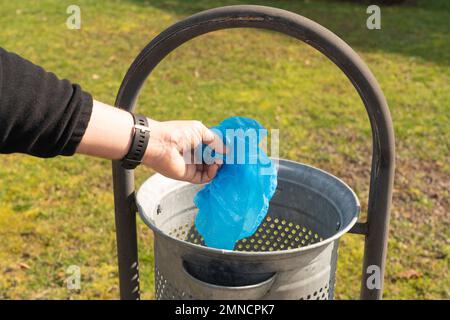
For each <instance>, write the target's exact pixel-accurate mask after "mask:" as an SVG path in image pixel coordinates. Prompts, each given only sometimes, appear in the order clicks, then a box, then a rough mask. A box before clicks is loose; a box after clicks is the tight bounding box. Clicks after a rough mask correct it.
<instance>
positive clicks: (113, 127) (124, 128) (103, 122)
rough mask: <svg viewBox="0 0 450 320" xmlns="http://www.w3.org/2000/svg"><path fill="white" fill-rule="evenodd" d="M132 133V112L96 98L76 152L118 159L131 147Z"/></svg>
mask: <svg viewBox="0 0 450 320" xmlns="http://www.w3.org/2000/svg"><path fill="white" fill-rule="evenodd" d="M132 134H133V118H132V116H131V114H129V113H128V112H126V111H124V110H121V109H119V108H114V107H111V106H109V105H107V104H104V103H102V102H100V101H96V100H94V104H93V107H92V114H91V119H90V120H89V124H88V126H87V128H86V132H85V133H84V136H83V138H82V139H81V142H80V144H79V145H78V148H77V150H76V152H77V153H82V154H86V155H90V156H96V157H101V158H106V159H113V160H118V159H121V158H123V157H124V155H125V154H126V153H127V151H128V149H129V148H130V144H131V138H132Z"/></svg>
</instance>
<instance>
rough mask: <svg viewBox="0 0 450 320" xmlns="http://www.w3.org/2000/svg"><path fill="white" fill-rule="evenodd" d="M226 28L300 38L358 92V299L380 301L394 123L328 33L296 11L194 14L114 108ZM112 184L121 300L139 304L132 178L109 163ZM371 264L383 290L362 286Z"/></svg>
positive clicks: (135, 66) (238, 9)
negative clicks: (366, 154) (363, 158)
mask: <svg viewBox="0 0 450 320" xmlns="http://www.w3.org/2000/svg"><path fill="white" fill-rule="evenodd" d="M229 28H260V29H268V30H273V31H278V32H280V33H283V34H286V35H289V36H292V37H294V38H297V39H299V40H301V41H303V42H305V43H307V44H309V45H311V46H312V47H314V48H316V49H317V50H318V51H320V52H321V53H323V54H324V55H325V56H326V57H328V58H329V59H330V60H331V61H333V63H334V64H336V65H337V66H338V67H339V68H340V69H341V70H342V71H343V72H344V73H345V74H346V76H347V77H348V78H349V79H350V81H351V83H352V84H353V86H354V87H355V89H356V90H357V91H358V93H359V95H360V97H361V99H362V100H363V102H364V105H365V107H366V110H367V114H368V115H369V119H370V124H371V128H372V140H373V154H372V171H371V179H370V192H369V205H368V218H367V222H366V223H365V224H360V225H359V228H358V229H359V231H358V232H359V233H363V234H364V235H365V247H364V263H363V273H362V283H361V298H362V299H380V298H381V296H382V290H383V275H384V267H385V259H386V249H387V236H388V226H389V209H390V203H391V196H392V187H393V180H394V154H395V151H394V132H393V127H392V120H391V116H390V113H389V109H388V106H387V102H386V99H385V97H384V95H383V92H382V91H381V89H380V86H379V84H378V82H377V80H376V79H375V77H374V76H373V74H372V73H371V72H370V70H369V68H368V67H367V65H366V64H365V63H364V62H363V61H362V60H361V58H360V57H359V56H358V55H357V54H356V53H355V52H354V51H353V49H352V48H351V47H350V46H348V45H347V44H346V43H345V42H344V41H343V40H341V39H340V38H339V37H337V36H336V35H335V34H333V33H332V32H331V31H329V30H327V29H326V28H324V27H322V26H321V25H319V24H317V23H315V22H314V21H312V20H309V19H307V18H305V17H302V16H300V15H297V14H295V13H292V12H289V11H285V10H281V9H276V8H270V7H263V6H253V5H238V6H228V7H221V8H216V9H211V10H206V11H203V12H200V13H197V14H195V15H192V16H190V17H188V18H186V19H184V20H182V21H180V22H178V23H176V24H174V25H172V26H171V27H169V28H168V29H166V30H165V31H163V32H162V33H161V34H159V35H158V36H157V37H156V38H154V39H153V40H152V41H151V42H150V43H149V44H148V45H147V46H146V47H145V48H144V49H143V50H142V51H141V53H140V54H139V55H138V56H137V58H136V59H135V60H134V62H133V63H132V65H131V66H130V68H129V70H128V72H127V74H126V75H125V77H124V79H123V82H122V85H121V87H120V89H119V93H118V95H117V99H116V103H115V105H116V106H117V107H119V108H122V109H125V110H128V111H133V110H134V105H135V101H136V98H137V96H138V94H139V92H140V89H141V87H142V85H143V83H144V82H145V80H146V79H147V77H148V76H149V75H150V73H151V72H152V70H153V69H154V68H155V67H156V66H157V65H158V63H159V62H160V61H161V60H162V59H164V57H166V56H167V55H168V54H169V53H170V52H172V51H173V50H174V49H176V48H177V47H179V46H180V45H182V44H183V43H185V42H187V41H189V40H191V39H193V38H195V37H197V36H200V35H202V34H205V33H209V32H212V31H216V30H221V29H229ZM113 180H114V200H115V213H116V215H115V216H116V232H117V246H118V256H119V277H120V290H121V298H122V299H138V298H139V283H138V282H139V279H138V270H137V268H138V261H137V240H136V221H135V210H134V209H133V206H132V199H133V197H134V172H133V171H128V170H124V169H122V168H121V167H120V164H119V163H118V162H116V161H114V162H113ZM369 266H377V267H378V268H379V269H378V270H379V271H380V274H379V276H380V277H381V279H380V280H381V282H380V283H381V286H375V288H374V287H373V286H369V287H368V286H367V281H368V280H369V281H370V280H371V278H370V279H369V277H370V276H371V275H372V274H371V273H369V272H372V270H375V269H373V267H372V268H369V269H368V267H369ZM375 276H376V274H375Z"/></svg>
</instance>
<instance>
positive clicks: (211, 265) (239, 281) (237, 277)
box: [183, 260, 275, 287]
mask: <svg viewBox="0 0 450 320" xmlns="http://www.w3.org/2000/svg"><path fill="white" fill-rule="evenodd" d="M183 268H184V270H185V271H186V272H187V273H188V274H189V275H190V276H192V277H193V278H195V279H197V280H200V281H202V282H205V283H208V284H212V285H216V286H226V287H242V286H251V285H257V284H259V283H262V282H265V281H267V280H269V279H270V278H272V277H273V276H274V275H275V272H264V273H257V272H252V273H244V272H242V270H241V269H238V270H236V269H234V268H232V267H230V266H227V265H225V264H224V263H223V262H221V261H214V260H213V261H209V262H208V263H203V264H197V263H191V262H187V261H183Z"/></svg>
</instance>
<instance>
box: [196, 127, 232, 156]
mask: <svg viewBox="0 0 450 320" xmlns="http://www.w3.org/2000/svg"><path fill="white" fill-rule="evenodd" d="M201 126H202V127H201V134H202V142H203V143H204V144H207V145H209V146H210V147H211V148H212V149H213V150H214V151H216V152H218V153H221V154H225V153H226V152H227V150H226V146H225V145H224V144H223V141H222V139H221V137H219V136H218V135H217V134H215V133H214V132H213V131H212V130H210V129H208V128H207V127H206V126H204V125H203V124H201Z"/></svg>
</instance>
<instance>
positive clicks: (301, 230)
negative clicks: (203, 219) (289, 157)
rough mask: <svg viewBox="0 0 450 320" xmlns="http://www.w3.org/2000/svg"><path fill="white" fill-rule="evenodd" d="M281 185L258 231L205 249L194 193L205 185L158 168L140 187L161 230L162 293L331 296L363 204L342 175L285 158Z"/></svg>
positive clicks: (142, 205) (153, 224)
mask: <svg viewBox="0 0 450 320" xmlns="http://www.w3.org/2000/svg"><path fill="white" fill-rule="evenodd" d="M279 164H280V165H279V171H278V188H277V191H276V193H275V195H274V197H273V199H272V200H271V202H270V207H269V213H268V215H267V217H266V219H265V221H263V222H262V223H261V225H260V226H259V228H258V229H257V231H256V233H255V234H254V235H253V236H251V237H248V238H245V239H242V240H240V241H239V242H238V243H237V244H236V247H235V250H234V251H231V250H219V249H214V248H208V247H205V246H204V244H203V241H202V238H201V236H200V235H199V234H198V232H197V231H196V229H195V226H194V219H195V216H196V215H197V211H198V210H197V208H196V207H195V205H194V202H193V198H194V196H195V194H196V193H197V192H198V191H199V190H200V188H201V187H202V186H198V185H192V184H188V183H184V182H179V181H175V180H171V179H168V178H165V177H163V176H161V175H159V174H157V175H154V176H152V177H151V178H150V179H148V180H147V181H145V182H144V184H143V185H142V186H141V188H140V189H139V191H138V193H137V205H138V208H139V212H140V214H141V217H142V219H143V220H144V221H145V222H146V223H147V225H148V226H149V227H150V228H151V229H152V230H153V231H154V234H155V238H154V248H155V286H156V297H157V298H158V299H328V298H332V297H333V289H334V275H335V272H336V259H337V248H338V243H339V237H340V236H342V235H343V234H344V233H345V232H347V231H348V230H349V229H350V228H351V227H352V226H353V225H354V224H355V222H356V219H357V216H358V213H359V202H358V199H357V197H356V195H355V194H354V193H353V191H352V190H351V189H350V188H349V187H348V186H347V185H346V184H345V183H344V182H342V181H341V180H339V179H337V178H336V177H334V176H332V175H330V174H328V173H326V172H324V171H321V170H319V169H316V168H313V167H310V166H306V165H303V164H300V163H296V162H292V161H286V160H281V161H280V162H279Z"/></svg>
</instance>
